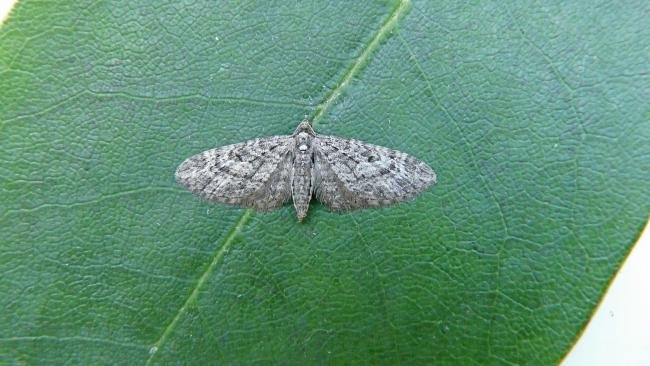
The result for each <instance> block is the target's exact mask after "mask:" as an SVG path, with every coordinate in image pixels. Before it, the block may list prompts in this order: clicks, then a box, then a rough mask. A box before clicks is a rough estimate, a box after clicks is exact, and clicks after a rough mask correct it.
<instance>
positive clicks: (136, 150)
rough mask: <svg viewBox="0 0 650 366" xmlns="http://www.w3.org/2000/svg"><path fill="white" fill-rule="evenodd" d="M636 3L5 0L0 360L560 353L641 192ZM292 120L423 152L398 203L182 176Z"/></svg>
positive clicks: (621, 249)
mask: <svg viewBox="0 0 650 366" xmlns="http://www.w3.org/2000/svg"><path fill="white" fill-rule="evenodd" d="M649 11H650V8H649V5H648V4H647V3H646V2H642V1H636V2H635V1H633V2H632V3H631V4H629V5H628V6H619V5H616V4H610V3H607V2H602V3H599V5H598V6H596V5H594V3H593V2H591V1H574V2H570V3H567V2H550V3H549V2H547V3H543V4H541V3H536V2H507V3H503V2H494V3H490V2H474V3H472V4H460V3H457V2H454V1H442V2H426V1H413V2H412V3H408V2H338V1H334V2H308V3H305V2H300V3H299V4H295V3H294V4H288V3H286V2H259V3H255V2H252V3H241V2H236V1H233V2H219V3H216V2H183V1H173V2H155V3H154V2H148V1H117V2H110V3H107V2H86V1H65V2H63V1H62V2H55V3H54V2H30V1H23V2H20V3H19V4H18V6H17V8H16V9H15V10H14V12H13V13H12V15H11V16H10V18H9V19H8V20H7V21H6V22H5V24H4V25H3V26H2V28H1V29H0V85H2V87H1V89H0V106H1V107H0V202H1V203H2V204H1V205H2V207H1V208H0V232H2V236H1V237H0V273H2V276H0V294H2V296H0V306H1V308H2V311H1V312H0V363H9V364H13V363H18V364H20V363H27V364H61V363H74V364H115V363H117V364H129V365H133V364H207V363H218V364H252V363H262V364H268V363H274V364H277V363H279V364H305V363H306V364H320V363H325V364H330V363H335V364H399V363H403V364H429V363H432V362H435V363H438V364H550V363H556V362H558V361H559V360H560V359H561V357H562V356H563V355H564V354H565V353H566V352H567V351H568V349H569V348H570V346H571V344H572V342H573V341H574V339H575V338H576V337H577V336H578V334H579V332H580V331H581V329H582V328H583V327H584V326H585V324H586V322H587V320H588V319H589V317H590V314H591V312H592V311H593V309H594V307H595V305H596V304H597V302H598V301H599V299H600V297H601V296H602V294H603V292H604V290H605V289H606V287H607V285H608V283H609V281H610V279H611V278H612V276H613V275H614V273H615V272H616V270H617V268H618V266H619V265H620V263H621V261H622V259H623V258H624V257H625V255H626V254H627V253H628V251H629V250H630V247H631V245H632V243H633V242H634V239H635V238H636V235H638V233H639V232H640V229H641V227H642V226H643V224H644V222H645V219H646V217H647V215H648V211H649V209H650V201H649V199H648V197H650V186H649V185H648V181H649V180H650V174H649V172H650V144H649V143H648V141H650V125H649V122H648V121H649V120H650V109H648V103H647V101H648V100H650V74H648V68H647V67H648V66H647V65H648V63H647V61H648V59H650V41H649V40H650V20H649V18H648V17H647V16H645V14H648V12H649ZM305 115H307V116H308V117H309V118H313V119H314V122H315V128H316V130H317V131H318V132H320V133H324V134H333V135H338V136H346V137H354V138H356V139H359V140H363V141H367V142H370V143H374V144H379V145H383V146H388V147H391V148H395V149H399V150H402V151H405V152H408V153H410V154H412V155H414V156H417V157H418V158H420V159H422V160H424V161H426V162H428V163H429V164H430V165H431V166H432V167H433V168H434V169H435V170H436V172H437V173H438V179H439V183H438V184H437V185H436V186H435V187H433V188H432V189H430V190H428V191H427V192H426V193H424V194H423V195H421V196H420V197H418V198H417V199H415V200H413V201H411V202H408V203H404V204H400V205H397V206H393V207H388V208H383V209H368V210H362V211H358V212H353V213H345V214H337V213H331V212H329V211H328V210H327V209H326V208H324V207H323V206H321V205H319V204H317V203H313V204H312V207H311V209H310V212H309V214H308V217H307V219H306V221H305V222H303V223H298V222H297V221H296V219H295V212H294V210H293V207H291V206H290V205H287V206H286V207H284V208H282V209H280V210H278V211H275V212H272V213H268V214H255V213H252V212H250V211H247V210H241V209H233V208H227V207H224V206H219V205H210V204H207V203H205V202H201V201H200V200H197V199H195V197H193V196H191V195H190V194H189V193H188V192H186V191H184V190H183V189H182V188H180V187H178V186H176V185H175V183H174V178H173V173H174V170H175V168H176V166H177V165H178V164H179V163H180V162H181V161H182V160H183V159H185V158H186V157H188V156H190V155H193V154H195V153H198V152H200V151H203V150H206V149H209V148H213V147H217V146H221V145H225V144H229V143H235V142H240V141H244V140H247V139H251V138H255V137H261V136H268V135H275V134H288V133H291V132H292V131H293V128H295V126H296V125H297V123H298V122H299V121H300V120H301V119H302V118H303V117H304V116H305Z"/></svg>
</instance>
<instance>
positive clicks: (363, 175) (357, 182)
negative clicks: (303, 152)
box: [314, 135, 436, 210]
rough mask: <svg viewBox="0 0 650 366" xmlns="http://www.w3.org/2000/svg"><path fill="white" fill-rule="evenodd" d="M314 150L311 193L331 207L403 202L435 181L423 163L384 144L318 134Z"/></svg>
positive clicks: (348, 207)
mask: <svg viewBox="0 0 650 366" xmlns="http://www.w3.org/2000/svg"><path fill="white" fill-rule="evenodd" d="M314 151H315V152H314V173H315V178H314V186H315V189H314V194H315V196H316V198H317V199H318V200H319V201H321V202H323V203H324V204H325V205H327V206H330V207H331V208H332V209H334V210H348V209H355V208H363V207H377V206H384V205H389V204H392V203H395V202H400V201H404V200H407V199H409V198H412V197H413V196H415V195H416V194H418V193H419V192H421V191H423V190H424V189H426V188H427V187H428V186H429V185H431V184H433V183H435V182H436V173H435V172H434V171H433V170H432V169H431V168H430V167H429V166H428V165H427V164H425V163H424V162H422V161H420V160H418V159H416V158H414V157H412V156H410V155H408V154H406V153H403V152H401V151H397V150H392V149H389V148H386V147H382V146H377V145H372V144H367V143H365V142H362V141H357V140H353V139H344V138H338V137H334V136H321V135H318V136H317V137H316V138H315V140H314Z"/></svg>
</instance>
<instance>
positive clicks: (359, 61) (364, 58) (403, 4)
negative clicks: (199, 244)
mask: <svg viewBox="0 0 650 366" xmlns="http://www.w3.org/2000/svg"><path fill="white" fill-rule="evenodd" d="M409 5H410V0H400V1H399V3H398V4H397V6H395V8H394V9H393V11H391V12H390V14H389V16H388V17H387V18H386V20H385V21H384V22H383V23H382V25H381V27H380V28H379V29H378V30H377V32H375V34H374V36H373V37H372V38H371V40H370V42H368V43H367V44H366V46H365V47H364V48H363V50H362V51H361V53H360V54H359V56H358V57H357V58H356V59H355V60H354V62H353V63H352V64H351V66H350V67H349V68H348V70H347V71H346V72H345V74H344V75H343V78H342V79H341V81H340V82H339V83H338V84H337V86H336V87H335V88H334V89H332V91H331V92H330V93H329V94H327V96H326V97H325V99H324V100H323V101H322V102H321V103H319V104H318V106H316V108H315V114H314V116H313V117H312V119H311V121H312V126H315V125H316V124H317V123H318V122H320V120H321V119H322V118H323V116H324V114H325V112H326V111H327V110H328V109H329V108H330V106H331V105H332V103H333V102H334V101H335V100H336V98H337V97H338V96H339V95H340V94H341V92H342V91H343V90H344V89H345V88H346V87H347V86H348V85H349V83H350V81H351V80H352V78H353V77H354V76H355V75H356V74H357V73H359V71H361V69H362V68H363V67H364V66H365V64H366V63H367V62H368V60H369V58H370V55H371V54H372V53H373V51H374V50H375V49H376V48H377V46H378V45H379V44H380V42H381V41H382V40H383V39H384V38H386V36H387V35H388V34H389V33H390V32H391V31H392V30H393V28H394V27H395V26H396V25H397V22H398V21H399V19H400V18H401V17H402V15H403V14H404V12H405V11H406V10H408V8H409ZM252 214H253V210H252V209H247V210H245V211H244V213H242V215H241V216H240V217H239V219H237V221H236V222H235V224H234V226H233V229H232V230H231V231H230V234H229V235H228V236H227V237H226V239H225V240H224V243H223V245H221V246H220V247H219V249H217V251H216V252H215V254H214V255H213V257H212V260H211V262H210V264H209V265H208V267H207V268H206V270H205V271H204V272H203V274H202V275H201V276H200V277H199V279H198V280H197V282H196V285H195V286H194V289H193V290H192V291H191V292H190V295H189V296H188V297H187V299H186V300H185V301H184V302H183V305H182V306H181V307H180V308H179V309H178V311H177V312H176V315H175V316H174V317H173V318H172V320H171V321H170V323H169V324H168V325H167V326H166V327H165V329H164V330H163V332H162V334H161V335H160V337H159V338H158V340H157V341H156V342H155V343H154V344H153V345H152V346H151V348H150V350H149V354H150V356H149V358H148V359H147V361H146V362H145V366H147V365H150V364H151V362H152V361H153V359H154V357H155V355H156V354H157V353H158V352H159V351H160V349H161V348H162V347H163V345H164V344H165V342H166V340H167V339H168V338H169V337H170V336H171V334H172V333H173V331H174V329H175V328H176V325H177V324H178V322H179V320H180V318H181V316H182V315H183V313H184V312H185V309H186V308H187V307H188V306H189V305H190V304H191V303H192V302H194V301H195V300H196V298H197V297H198V294H199V291H200V289H201V287H202V286H203V284H204V283H205V282H206V280H207V279H208V277H209V276H210V275H211V274H212V273H213V272H214V270H215V269H216V267H217V265H218V264H220V263H221V262H222V261H221V259H222V258H223V256H224V254H225V253H226V252H227V251H228V249H229V248H230V246H231V245H232V243H233V242H234V238H235V237H236V236H237V234H239V233H240V232H241V230H242V228H243V227H244V226H245V225H246V223H247V222H248V220H249V219H250V217H251V216H252Z"/></svg>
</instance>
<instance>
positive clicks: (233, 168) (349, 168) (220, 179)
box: [175, 120, 436, 221]
mask: <svg viewBox="0 0 650 366" xmlns="http://www.w3.org/2000/svg"><path fill="white" fill-rule="evenodd" d="M175 176H176V181H177V182H178V183H179V184H180V185H182V186H184V187H185V188H187V189H188V190H190V191H191V192H192V193H194V194H196V195H198V196H199V197H201V198H203V199H205V200H207V201H210V202H219V203H226V204H230V205H234V206H239V207H250V208H254V209H255V210H258V211H269V210H273V209H275V208H278V207H281V206H282V205H284V204H285V203H286V202H287V201H288V200H289V199H290V198H291V199H293V205H294V207H295V209H296V215H297V217H298V221H302V220H303V219H304V218H305V216H306V215H307V210H308V209H309V202H310V201H311V198H312V197H316V199H318V200H319V201H320V202H322V203H323V204H325V205H326V206H328V207H330V208H331V209H333V210H336V211H342V210H353V209H358V208H365V207H378V206H385V205H390V204H393V203H396V202H400V201H404V200H408V199H410V198H412V197H414V196H415V195H417V194H418V193H420V192H422V191H423V190H425V189H426V188H427V187H429V186H430V185H432V184H435V183H436V173H435V172H434V171H433V169H431V168H430V167H429V166H428V165H427V164H425V163H424V162H422V161H420V160H418V159H416V158H414V157H412V156H410V155H408V154H406V153H403V152H401V151H397V150H392V149H389V148H386V147H382V146H377V145H372V144H368V143H365V142H362V141H358V140H354V139H348V138H341V137H336V136H325V135H319V134H316V133H315V132H314V130H313V129H312V127H311V125H310V123H309V121H308V120H304V121H302V122H301V123H300V124H299V125H298V127H297V128H296V130H295V131H294V132H293V134H292V135H286V136H271V137H263V138H257V139H254V140H249V141H246V142H242V143H238V144H233V145H227V146H223V147H218V148H215V149H211V150H206V151H204V152H202V153H199V154H197V155H194V156H192V157H190V158H188V159H186V160H185V161H183V162H182V163H181V164H180V165H179V166H178V168H177V169H176V174H175Z"/></svg>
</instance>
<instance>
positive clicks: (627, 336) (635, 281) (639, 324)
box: [0, 0, 650, 366]
mask: <svg viewBox="0 0 650 366" xmlns="http://www.w3.org/2000/svg"><path fill="white" fill-rule="evenodd" d="M13 3H14V1H13V0H0V22H1V21H2V19H4V18H5V16H6V15H7V14H8V12H9V10H10V9H11V7H12V5H13ZM581 365H590V366H598V365H627V366H635V365H650V229H648V227H647V226H646V230H645V231H644V234H643V235H642V237H641V239H640V240H639V242H638V243H637V244H636V246H635V247H634V249H633V250H632V253H631V254H630V256H629V257H628V258H627V260H626V261H625V263H624V265H623V267H622V269H621V270H620V271H619V273H618V274H617V275H616V278H615V279H614V282H613V283H612V285H611V286H610V288H609V290H608V291H607V294H606V295H605V298H604V299H603V301H602V302H601V303H600V305H599V307H598V310H597V312H596V313H595V315H594V317H593V318H592V319H591V321H590V323H589V325H588V326H587V329H586V330H585V332H584V334H583V335H582V337H580V339H579V340H578V342H577V343H576V345H575V346H574V347H573V350H571V352H570V353H569V354H568V355H567V357H566V358H565V359H564V362H563V364H562V366H581Z"/></svg>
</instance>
